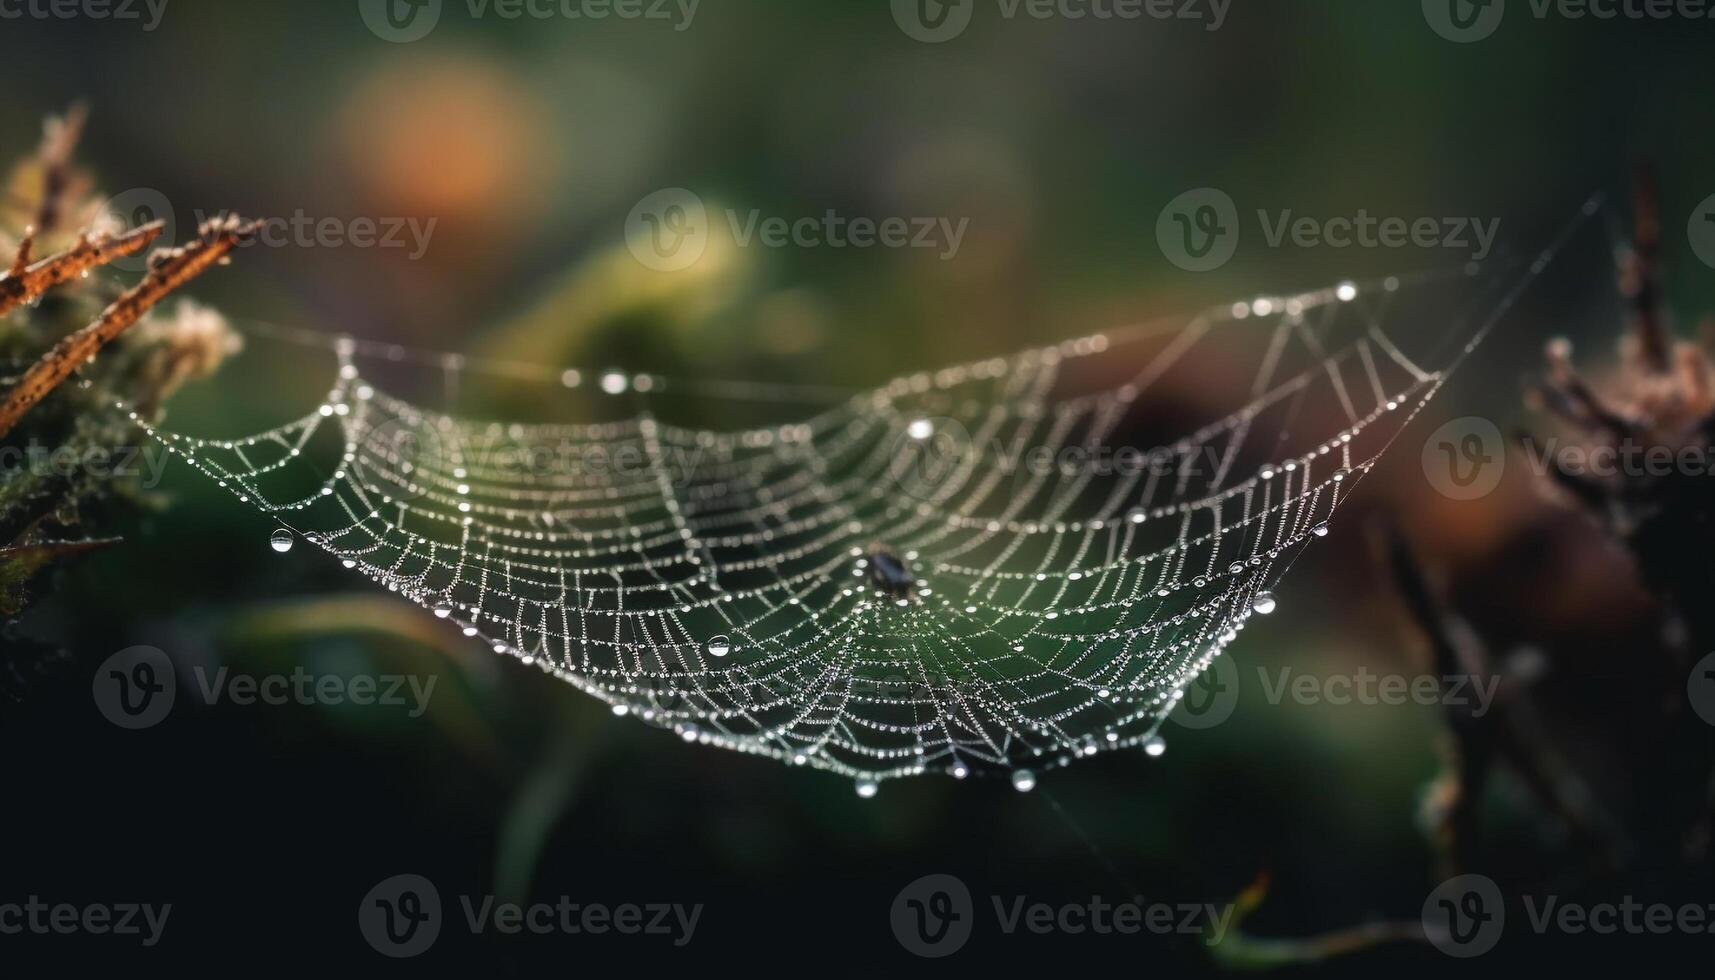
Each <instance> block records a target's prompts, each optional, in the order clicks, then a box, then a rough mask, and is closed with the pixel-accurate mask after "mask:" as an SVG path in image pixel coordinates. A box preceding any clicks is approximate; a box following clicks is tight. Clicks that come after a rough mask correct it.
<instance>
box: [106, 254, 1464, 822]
mask: <svg viewBox="0 0 1715 980" xmlns="http://www.w3.org/2000/svg"><path fill="white" fill-rule="evenodd" d="M1406 292H1409V293H1413V294H1416V293H1428V292H1431V290H1428V289H1420V288H1418V287H1415V286H1414V287H1412V288H1411V289H1409V290H1402V287H1401V284H1400V283H1399V282H1398V281H1397V280H1391V279H1390V280H1388V281H1387V282H1385V283H1378V284H1374V285H1366V286H1364V287H1362V288H1360V287H1358V286H1355V285H1351V284H1346V285H1342V286H1339V287H1336V288H1333V289H1328V290H1325V291H1321V292H1316V293H1310V294H1306V295H1301V296H1296V297H1283V298H1270V299H1259V300H1255V301H1252V302H1246V303H1240V304H1236V305H1235V306H1233V307H1231V308H1230V309H1222V310H1220V311H1218V312H1214V313H1208V314H1204V315H1201V316H1197V317H1195V318H1193V319H1191V320H1190V321H1189V322H1185V323H1180V324H1173V325H1171V326H1172V327H1173V329H1172V330H1171V331H1168V332H1165V333H1164V332H1162V331H1160V330H1153V329H1137V330H1133V331H1118V332H1114V333H1111V334H1107V335H1100V336H1093V337H1086V338H1082V339H1078V340H1074V341H1069V342H1066V343H1062V344H1059V345H1056V346H1053V347H1047V348H1042V349H1035V350H1030V351H1026V352H1024V353H1021V354H1017V355H1015V356H1011V357H1005V358H995V359H991V360H984V361H979V362H975V363H970V364H965V365H961V366H956V367H951V368H947V369H944V370H941V371H937V372H933V373H925V374H919V375H914V376H910V377H906V378H902V379H899V380H896V381H894V382H892V383H890V384H888V385H886V386H884V387H881V388H879V389H876V390H874V391H870V392H865V393H862V394H858V395H855V396H853V397H850V398H848V399H847V400H845V401H844V402H843V403H842V404H840V405H838V406H837V407H835V408H832V409H831V410H828V411H826V412H824V413H823V414H820V415H816V416H814V417H812V418H809V419H808V420H805V421H801V422H797V423H794V424H789V425H784V426H779V427H775V428H768V429H757V430H750V431H740V432H716V431H710V430H704V429H694V428H683V427H678V426H674V425H669V424H665V423H663V422H660V421H658V420H657V419H656V418H655V417H654V416H653V415H652V414H650V412H649V411H648V404H649V399H648V398H646V397H644V396H643V395H639V394H638V393H637V389H639V388H644V387H648V388H650V389H652V390H659V389H660V388H662V387H665V386H666V385H667V384H669V383H670V382H667V381H666V379H645V378H644V377H643V376H636V377H630V378H628V377H627V376H625V375H620V374H617V373H614V374H609V375H606V376H603V377H601V378H600V382H599V383H600V387H601V388H602V389H603V391H604V392H606V393H607V395H608V396H610V397H611V400H612V401H613V402H614V403H615V404H617V405H620V406H622V407H625V408H626V409H628V410H629V409H631V408H633V407H637V408H638V409H639V410H638V411H636V412H635V413H634V414H630V415H628V417H625V418H622V419H620V420H618V421H613V422H603V423H594V424H580V425H535V424H531V425H524V424H502V423H485V422H476V421H470V420H465V419H461V418H456V417H452V416H449V415H444V414H438V413H436V412H434V411H430V410H428V409H426V408H423V407H419V406H417V405H413V404H409V403H407V402H405V401H402V400H399V399H397V398H394V397H391V396H389V395H387V394H385V393H383V392H382V391H381V390H380V389H379V388H378V387H376V386H375V385H374V384H372V383H371V382H370V381H369V380H367V379H366V377H365V376H364V374H363V373H362V371H361V370H360V368H359V364H358V360H359V359H360V358H359V355H360V354H361V353H362V352H363V349H362V348H361V347H360V346H359V345H358V344H356V343H354V342H352V341H349V340H343V341H339V342H338V344H337V350H338V353H339V365H340V366H339V370H338V374H337V379H336V380H335V382H334V384H333V386H332V388H331V390H330V391H329V393H328V395H327V397H326V399H325V401H324V403H323V404H322V405H320V406H318V408H317V409H316V410H314V411H311V412H310V413H309V414H307V415H305V416H304V417H302V418H300V419H297V420H295V421H292V422H289V423H287V424H285V425H282V426H280V427H278V428H275V429H272V430H270V431H267V432H263V433H260V434H257V435H253V436H249V437H246V438H241V439H236V440H207V439H199V438H193V437H189V436H186V435H182V434H175V433H169V432H165V431H159V430H156V429H154V428H152V427H148V426H147V425H146V427H148V428H149V431H150V432H151V434H152V435H154V436H155V437H156V438H158V439H160V440H161V441H162V442H163V444H164V445H165V446H167V447H168V448H169V449H171V450H172V451H173V452H174V453H175V454H177V455H180V456H182V457H183V458H185V459H186V460H188V461H189V462H190V463H191V464H192V465H193V466H194V467H195V468H196V469H197V470H199V471H201V472H203V473H204V474H206V475H207V476H209V477H210V478H212V479H214V480H217V481H219V483H220V485H221V486H223V487H225V488H226V489H227V490H229V491H230V492H231V493H233V494H234V495H235V496H237V497H238V499H239V500H240V501H241V502H243V503H246V504H248V505H250V506H252V507H255V508H257V509H258V510H260V511H262V512H264V513H265V514H268V515H271V517H272V518H273V519H274V520H277V521H278V522H279V523H280V524H282V525H285V526H286V527H287V528H289V529H291V530H292V531H293V532H295V533H296V534H297V535H298V536H301V537H302V538H303V539H304V540H306V541H309V542H311V543H313V544H315V545H316V546H319V547H320V548H322V549H324V550H326V551H328V552H330V553H332V554H333V555H335V556H336V557H337V558H339V559H340V560H341V561H342V562H343V563H344V564H345V566H347V567H348V568H353V569H356V570H358V571H361V572H362V573H363V574H364V575H366V576H368V577H369V578H370V579H372V580H373V581H375V582H376V583H377V584H379V585H382V586H385V587H386V588H387V589H388V590H389V591H392V592H397V593H399V594H400V595H402V596H404V597H406V598H408V599H410V600H411V601H413V602H415V603H417V604H418V605H421V606H423V607H425V608H427V609H430V610H433V611H434V613H435V615H437V616H439V617H442V618H444V619H447V620H449V621H450V622H451V623H452V624H455V625H456V626H457V627H459V628H461V629H462V630H463V632H464V633H465V634H466V635H467V636H471V637H480V638H481V639H482V640H483V641H485V642H487V643H489V644H490V645H491V646H492V647H493V649H494V650H495V651H496V652H498V653H504V654H509V655H511V656H513V657H515V658H518V659H520V660H522V661H523V662H524V663H525V664H531V665H534V666H536V667H538V668H539V669H541V670H542V671H544V672H546V673H549V674H552V675H553V676H555V677H558V678H560V679H561V680H564V681H566V682H568V683H571V684H573V685H575V686H577V687H578V688H579V689H581V690H583V691H585V692H587V693H588V694H591V695H593V696H595V697H597V698H600V699H602V700H603V701H605V702H607V703H608V704H609V705H611V706H612V709H613V712H614V713H615V714H618V715H629V716H632V717H636V718H639V719H641V720H642V721H644V722H646V723H648V724H651V725H654V726H658V727H662V728H668V729H671V730H673V731H675V732H677V733H678V734H679V735H681V736H682V737H683V738H684V739H685V740H686V741H687V742H697V743H701V744H705V745H714V746H719V747H722V748H726V749H732V750H736V751H740V752H745V753H751V754H756V755H763V756H768V757H771V758H774V759H777V760H781V761H784V762H787V763H789V764H794V765H807V766H813V767H816V768H820V769H825V770H829V771H832V772H836V773H840V774H844V775H846V776H849V777H852V778H854V779H856V780H857V781H858V790H859V792H860V793H861V794H862V795H865V796H869V795H873V793H874V792H875V791H876V788H877V786H878V785H879V782H880V781H882V780H885V779H888V778H893V777H900V776H909V775H916V774H921V773H926V772H940V773H947V774H951V775H953V776H955V777H959V778H963V777H965V776H966V775H968V774H972V773H979V774H993V773H1006V774H1010V776H1011V778H1012V781H1013V783H1014V785H1016V786H1018V787H1019V788H1020V789H1028V788H1030V786H1032V785H1034V782H1035V780H1036V773H1037V772H1039V771H1041V770H1043V769H1051V768H1055V767H1059V766H1064V765H1066V764H1068V763H1070V762H1071V761H1073V760H1075V759H1076V758H1078V757H1080V756H1092V755H1096V754H1098V753H1102V752H1110V751H1127V750H1135V749H1137V748H1139V747H1141V748H1142V749H1143V750H1144V751H1145V752H1146V753H1147V754H1149V755H1158V754H1160V752H1161V751H1162V749H1163V744H1164V743H1163V742H1162V740H1161V737H1160V736H1159V735H1158V729H1159V728H1160V727H1161V725H1162V724H1163V721H1164V720H1165V719H1166V717H1167V716H1168V714H1169V712H1170V711H1171V710H1172V709H1173V707H1174V705H1175V704H1176V703H1177V702H1178V700H1179V699H1180V698H1181V696H1182V695H1183V692H1184V691H1185V688H1186V686H1187V685H1188V684H1189V683H1190V682H1191V681H1192V680H1194V679H1195V678H1196V677H1197V676H1198V674H1199V673H1200V672H1201V671H1203V670H1204V669H1205V668H1207V667H1208V666H1209V665H1210V664H1211V662H1212V661H1213V660H1214V658H1215V657H1217V656H1220V655H1222V653H1223V651H1225V650H1226V649H1227V647H1228V645H1229V644H1231V643H1232V642H1233V641H1234V640H1235V638H1236V637H1237V636H1238V635H1239V634H1240V633H1241V632H1242V631H1243V630H1244V629H1245V627H1246V626H1247V625H1248V624H1250V623H1251V622H1253V614H1255V613H1266V612H1268V611H1271V610H1272V609H1273V606H1274V598H1273V596H1272V594H1271V593H1270V592H1269V589H1270V588H1271V587H1273V584H1274V583H1275V581H1276V580H1277V579H1278V578H1279V576H1280V575H1281V574H1282V573H1283V572H1284V570H1285V568H1286V567H1287V566H1288V565H1290V563H1291V561H1292V560H1293V558H1294V557H1295V555H1296V554H1297V553H1298V551H1299V550H1300V549H1301V548H1302V547H1303V546H1304V545H1305V544H1306V543H1307V542H1309V541H1312V540H1314V539H1315V538H1317V537H1319V536H1321V535H1324V534H1326V533H1327V531H1328V526H1329V521H1330V520H1331V519H1332V518H1333V517H1334V515H1335V513H1336V511H1337V509H1338V508H1339V506H1340V505H1341V504H1342V503H1344V501H1345V499H1346V497H1347V495H1348V493H1349V492H1350V490H1351V488H1352V486H1353V485H1354V484H1355V483H1356V482H1357V479H1358V478H1359V477H1360V476H1361V475H1362V474H1364V473H1365V472H1367V471H1368V470H1369V469H1370V468H1371V467H1372V466H1373V465H1374V464H1375V462H1376V460H1377V459H1378V458H1379V457H1380V455H1381V453H1382V450H1383V449H1385V448H1386V446H1387V445H1388V443H1389V442H1390V441H1391V440H1392V439H1393V438H1394V437H1395V436H1396V435H1397V434H1398V432H1399V430H1400V429H1401V427H1403V425H1404V424H1405V423H1406V422H1407V421H1409V420H1410V418H1411V417H1412V416H1413V415H1415V414H1416V413H1417V412H1418V411H1419V410H1421V408H1422V406H1423V405H1424V404H1425V403H1426V402H1427V401H1428V399H1429V398H1430V397H1431V396H1432V395H1433V394H1434V393H1435V391H1436V390H1437V389H1438V388H1439V386H1440V384H1441V383H1442V380H1443V377H1444V375H1443V374H1442V373H1437V372H1435V371H1432V370H1428V369H1425V368H1423V367H1421V366H1419V365H1418V364H1417V363H1415V362H1414V361H1413V360H1412V359H1411V358H1410V357H1408V356H1407V355H1406V354H1405V353H1404V352H1403V351H1402V350H1401V348H1400V347H1399V346H1396V344H1395V342H1394V341H1393V340H1392V339H1390V337H1389V336H1388V334H1387V333H1386V332H1384V331H1383V328H1382V323H1383V320H1384V317H1385V316H1387V315H1388V313H1389V310H1390V307H1391V305H1392V304H1394V303H1396V302H1397V301H1398V299H1399V297H1400V296H1401V295H1402V294H1403V293H1406ZM1205 356H1212V357H1213V358H1214V360H1213V361H1212V362H1211V364H1210V365H1203V366H1202V367H1201V368H1199V373H1196V374H1191V373H1190V372H1191V370H1192V367H1191V365H1192V364H1193V363H1194V362H1196V361H1197V359H1198V358H1199V357H1205ZM1235 362H1239V363H1246V364H1248V365H1249V366H1248V367H1245V368H1244V369H1243V371H1242V372H1240V373H1235V371H1238V369H1237V368H1235ZM1211 365H1212V366H1211ZM1119 369H1123V370H1119ZM1207 370H1215V371H1217V372H1221V371H1224V372H1225V375H1224V376H1225V377H1226V378H1228V379H1229V380H1230V381H1231V382H1232V383H1233V386H1234V387H1238V386H1240V385H1243V388H1242V390H1243V399H1244V400H1243V404H1242V405H1240V406H1239V407H1237V408H1236V409H1233V410H1215V411H1210V412H1208V413H1207V417H1206V420H1205V421H1202V422H1201V423H1200V424H1194V426H1193V428H1192V431H1190V433H1189V434H1188V435H1183V436H1181V437H1178V438H1172V439H1169V440H1167V441H1151V442H1140V441H1135V440H1139V439H1141V438H1143V436H1144V435H1145V434H1147V433H1149V432H1150V431H1151V429H1152V427H1153V428H1159V427H1160V426H1161V425H1163V424H1165V423H1164V422H1163V421H1162V419H1163V418H1172V419H1174V420H1175V421H1177V420H1179V419H1180V418H1182V417H1183V414H1182V412H1181V414H1180V415H1173V416H1166V415H1165V414H1164V413H1165V412H1166V411H1168V410H1169V409H1161V410H1156V409H1154V408H1152V407H1150V406H1151V404H1152V403H1153V402H1154V401H1156V400H1157V397H1156V396H1159V397H1160V398H1164V399H1166V402H1165V404H1167V405H1169V406H1172V405H1177V404H1179V403H1180V402H1182V401H1183V400H1184V399H1185V398H1186V396H1187V394H1188V393H1189V394H1191V395H1192V396H1193V397H1192V400H1199V399H1200V400H1202V401H1204V402H1211V401H1215V400H1217V399H1218V396H1219V395H1220V394H1221V392H1219V391H1198V390H1197V389H1186V388H1185V387H1184V386H1182V385H1181V386H1180V387H1178V388H1176V389H1175V390H1174V391H1172V392H1169V393H1167V394H1165V395H1163V394H1161V393H1160V389H1162V388H1170V387H1173V385H1172V384H1170V383H1169V382H1171V381H1173V380H1174V379H1176V378H1185V377H1194V378H1196V379H1197V380H1198V382H1199V383H1201V384H1203V385H1204V386H1205V387H1208V388H1217V389H1219V388H1226V387H1227V382H1225V381H1206V380H1204V379H1205V378H1206V377H1207V375H1206V374H1205V373H1202V372H1203V371H1207ZM572 374H573V372H567V376H568V378H570V377H571V375H572ZM555 376H556V377H557V376H558V375H557V373H556V375H555ZM640 382H641V383H640ZM566 383H567V384H571V383H573V382H572V381H571V380H568V381H567V382H566ZM628 388H629V389H630V390H629V391H627V390H626V389H628ZM622 391H623V392H624V395H623V396H622V395H621V394H620V393H621V392H622ZM1169 396H1171V397H1169ZM121 407H124V406H121ZM134 417H135V416H134ZM139 422H140V424H142V423H143V420H141V419H139ZM324 443H325V444H326V445H327V446H328V447H331V451H330V452H329V453H326V454H325V456H326V459H325V461H324V464H322V465H318V464H317V463H316V462H315V459H316V457H317V452H316V447H317V446H320V445H323V444H324ZM1126 445H1137V446H1149V447H1152V448H1151V449H1150V450H1149V451H1148V453H1147V454H1144V453H1142V452H1130V453H1128V452H1127V451H1125V450H1123V449H1121V448H1118V447H1123V446H1126ZM1140 458H1141V459H1143V460H1144V461H1145V462H1143V463H1142V464H1141V465H1140V464H1139V459H1140ZM596 459H599V460H601V461H602V462H603V464H604V465H601V466H595V465H591V461H592V460H596ZM625 461H629V462H630V464H629V465H625ZM289 544H290V540H289V539H286V540H281V541H276V545H277V547H282V548H283V547H285V546H289ZM878 566H879V567H878ZM889 572H891V574H888V573H889ZM900 573H904V574H905V575H906V576H907V577H906V578H903V579H902V578H901V577H900Z"/></svg>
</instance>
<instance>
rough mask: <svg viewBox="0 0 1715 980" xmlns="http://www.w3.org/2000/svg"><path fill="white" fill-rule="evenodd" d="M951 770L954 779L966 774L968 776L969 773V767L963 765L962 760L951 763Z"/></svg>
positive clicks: (962, 777) (961, 777) (963, 776)
mask: <svg viewBox="0 0 1715 980" xmlns="http://www.w3.org/2000/svg"><path fill="white" fill-rule="evenodd" d="M951 771H952V773H953V778H954V779H964V778H965V777H966V776H969V775H970V774H971V769H970V767H969V766H967V765H965V764H964V763H963V762H955V763H953V768H952V770H951Z"/></svg>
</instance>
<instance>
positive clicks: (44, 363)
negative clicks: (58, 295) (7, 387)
mask: <svg viewBox="0 0 1715 980" xmlns="http://www.w3.org/2000/svg"><path fill="white" fill-rule="evenodd" d="M254 231H255V225H253V224H249V223H246V222H244V221H242V220H241V219H239V218H237V217H233V216H227V217H222V218H216V219H214V220H213V221H210V222H207V223H205V224H204V225H203V226H202V228H201V229H199V231H198V234H197V238H196V240H195V241H193V242H191V243H190V244H188V245H185V246H184V247H182V248H176V249H173V250H172V251H169V252H164V253H160V254H158V255H156V256H154V257H152V258H151V260H150V266H149V271H148V273H147V274H146V275H145V276H144V277H143V281H142V282H139V283H138V284H137V285H136V286H134V287H132V288H131V289H129V290H127V291H126V292H125V293H124V294H123V295H121V296H120V297H119V298H118V299H116V300H114V301H113V304H112V305H111V306H109V307H108V308H107V309H106V310H104V311H102V314H101V316H99V317H97V318H96V320H95V322H94V323H91V324H90V325H89V326H87V327H84V328H83V329H82V330H79V331H78V332H76V333H74V334H72V335H71V336H69V337H67V338H65V339H64V340H62V341H60V342H59V343H58V344H55V345H54V349H53V350H51V351H49V352H48V353H47V354H46V355H45V356H44V357H43V358H42V359H41V360H40V361H37V362H36V364H35V365H34V366H32V367H31V368H30V370H28V371H27V372H25V373H24V376H23V378H22V380H20V381H19V382H18V384H17V386H16V387H14V388H13V389H12V390H11V392H10V393H8V394H7V396H6V399H5V401H4V402H0V438H4V437H5V436H6V434H7V433H9V432H11V431H12V427H13V426H15V425H17V424H18V420H19V419H20V418H22V417H23V415H24V413H25V412H28V411H29V410H30V409H31V408H32V407H34V406H35V405H36V404H37V403H38V402H40V401H41V400H42V399H43V398H45V397H47V395H48V394H49V393H50V392H52V391H53V390H54V389H55V388H57V387H59V385H60V383H61V382H63V381H64V380H65V379H66V378H67V377H69V376H70V375H71V373H72V372H73V371H75V370H77V369H78V367H80V366H81V365H83V364H84V363H86V362H88V361H89V359H90V358H92V357H94V356H95V355H96V353H97V352H99V351H100V350H101V348H103V347H105V346H106V345H107V344H108V343H109V342H111V341H112V340H113V339H114V338H115V337H118V336H119V335H120V334H122V333H124V332H125V331H126V330H128V329H130V328H131V326H132V325H133V324H135V323H136V322H137V321H138V320H140V319H142V317H143V314H145V313H147V312H149V310H150V309H151V308H153V307H154V306H155V304H156V303H159V302H160V301H161V300H163V299H165V298H166V297H167V296H168V295H169V294H171V293H172V292H173V291H174V290H176V289H178V288H180V287H181V286H183V285H185V284H186V283H188V282H190V281H191V280H192V279H195V278H196V277H197V276H199V275H201V274H202V273H203V272H205V271H207V270H208V268H209V267H210V266H213V265H215V264H217V263H223V262H224V261H226V259H227V257H228V255H229V254H230V253H231V251H232V249H233V248H234V247H236V246H237V245H239V244H240V243H241V242H243V241H244V240H245V239H246V238H248V237H249V236H250V235H251V234H253V233H254Z"/></svg>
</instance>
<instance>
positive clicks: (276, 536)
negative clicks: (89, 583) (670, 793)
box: [268, 527, 1326, 800]
mask: <svg viewBox="0 0 1715 980" xmlns="http://www.w3.org/2000/svg"><path fill="white" fill-rule="evenodd" d="M1321 533H1326V532H1321ZM296 540H297V535H295V534H293V533H292V531H291V530H289V529H287V528H283V527H282V528H279V529H277V530H276V531H275V532H274V533H273V534H272V535H270V536H269V539H268V544H269V546H270V547H272V548H273V549H274V550H275V551H277V552H279V553H281V554H285V553H286V552H288V551H291V550H292V545H293V543H294V542H295V541H296ZM1278 606H1279V603H1278V602H1277V601H1276V600H1275V597H1274V593H1272V592H1268V591H1262V592H1258V593H1257V594H1256V595H1255V596H1253V597H1252V598H1251V609H1253V610H1255V611H1256V612H1257V613H1259V614H1261V615H1264V616H1267V615H1269V614H1270V613H1272V612H1274V611H1275V609H1276V608H1278ZM450 612H451V607H444V609H443V607H436V609H435V615H436V616H439V617H442V618H445V617H446V616H447V614H448V613H450ZM703 649H704V650H706V651H707V652H708V654H709V655H710V656H712V657H725V656H726V655H727V654H729V653H731V652H732V640H731V639H730V638H728V637H727V636H726V635H725V634H722V635H720V636H716V637H712V638H711V639H709V640H708V642H707V643H705V644H704V645H703ZM1143 752H1144V754H1145V755H1147V756H1149V757H1150V758H1152V759H1158V758H1160V757H1161V756H1163V755H1165V754H1166V753H1167V740H1166V739H1164V738H1162V737H1161V736H1160V735H1150V736H1149V737H1148V738H1146V739H1144V740H1143ZM948 772H949V773H951V774H952V776H953V778H954V779H964V778H965V777H967V776H969V775H970V774H971V770H970V767H969V766H967V765H965V764H964V763H963V762H954V763H953V765H952V768H950V769H949V770H948ZM1012 788H1013V789H1016V790H1018V791H1019V792H1020V793H1028V792H1030V791H1031V790H1033V789H1035V788H1036V773H1035V772H1034V771H1033V770H1030V769H1014V770H1013V771H1012ZM880 790H881V783H880V782H879V781H877V780H875V779H869V778H864V779H859V780H858V781H857V795H858V796H860V797H862V798H863V799H866V800H868V799H873V798H874V797H875V795H876V793H878V792H880Z"/></svg>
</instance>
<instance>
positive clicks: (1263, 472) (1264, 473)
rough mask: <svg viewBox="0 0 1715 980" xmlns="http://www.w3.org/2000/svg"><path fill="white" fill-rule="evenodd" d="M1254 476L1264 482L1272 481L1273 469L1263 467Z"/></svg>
mask: <svg viewBox="0 0 1715 980" xmlns="http://www.w3.org/2000/svg"><path fill="white" fill-rule="evenodd" d="M1256 475H1257V476H1260V477H1262V478H1263V479H1265V480H1272V479H1274V467H1272V466H1264V467H1263V468H1262V469H1260V470H1258V471H1257V474H1256Z"/></svg>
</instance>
